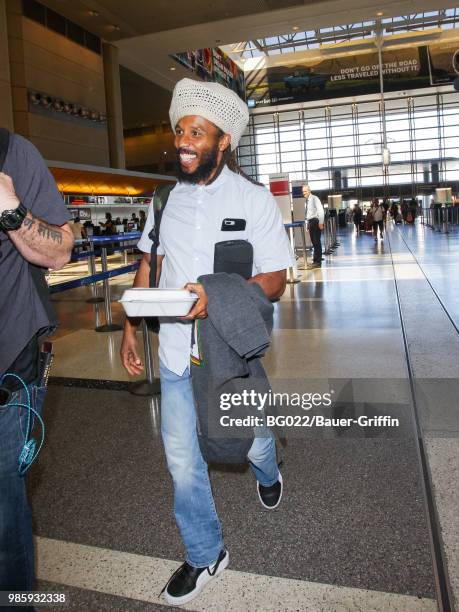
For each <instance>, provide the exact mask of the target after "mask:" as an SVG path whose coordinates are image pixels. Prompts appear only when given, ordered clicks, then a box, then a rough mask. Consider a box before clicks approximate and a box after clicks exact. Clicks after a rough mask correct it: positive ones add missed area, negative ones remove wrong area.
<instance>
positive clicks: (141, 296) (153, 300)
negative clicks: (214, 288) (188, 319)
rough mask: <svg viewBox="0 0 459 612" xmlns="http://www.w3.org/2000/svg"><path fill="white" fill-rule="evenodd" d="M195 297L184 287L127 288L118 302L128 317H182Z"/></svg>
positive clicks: (196, 297) (194, 300) (187, 311)
mask: <svg viewBox="0 0 459 612" xmlns="http://www.w3.org/2000/svg"><path fill="white" fill-rule="evenodd" d="M197 299H198V296H197V295H196V294H195V293H190V291H187V290H186V289H127V290H126V291H125V292H124V293H123V296H122V298H121V299H120V303H121V304H122V305H123V308H124V310H125V311H126V314H127V315H128V317H184V316H186V315H187V314H188V313H189V312H190V310H191V307H192V306H193V304H194V303H195V302H196V300H197Z"/></svg>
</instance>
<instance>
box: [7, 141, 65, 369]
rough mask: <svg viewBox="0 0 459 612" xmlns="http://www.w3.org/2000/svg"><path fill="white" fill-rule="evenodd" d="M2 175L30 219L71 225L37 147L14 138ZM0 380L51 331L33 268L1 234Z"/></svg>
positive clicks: (10, 144) (10, 143)
mask: <svg viewBox="0 0 459 612" xmlns="http://www.w3.org/2000/svg"><path fill="white" fill-rule="evenodd" d="M3 172H4V173H5V174H7V175H8V176H10V177H11V178H12V180H13V184H14V188H15V191H16V194H17V196H18V198H19V199H20V200H21V202H22V203H23V204H24V206H25V207H26V208H28V209H29V210H30V211H31V213H32V214H33V215H34V216H35V217H38V218H39V219H42V220H43V221H46V222H47V223H50V224H52V225H64V223H67V221H68V219H69V214H68V212H67V210H66V208H65V205H64V202H63V200H62V197H61V195H60V193H59V191H58V189H57V186H56V183H55V181H54V179H53V177H52V176H51V173H50V172H49V170H48V168H47V167H46V164H45V162H44V160H43V158H42V157H41V155H40V153H39V152H38V151H37V149H36V148H35V147H34V145H33V144H32V143H31V142H29V141H28V140H26V139H25V138H22V136H18V135H17V134H11V135H10V142H9V147H8V154H7V156H6V160H5V164H4V166H3ZM0 254H1V255H0V313H1V314H0V375H2V374H3V373H4V372H6V371H7V370H8V368H9V367H10V366H11V364H12V363H13V362H14V361H15V359H16V358H17V357H18V355H19V354H20V353H21V352H22V351H23V350H24V348H25V347H26V345H27V344H28V343H29V342H30V340H31V339H32V338H33V336H34V335H36V334H37V333H38V332H39V331H40V330H43V329H45V328H47V327H48V325H49V322H48V317H47V315H46V312H45V309H44V307H43V305H42V302H41V300H40V297H39V295H38V293H37V290H36V288H35V284H34V282H33V280H32V277H31V275H30V270H29V264H28V262H27V261H26V260H25V259H24V257H23V256H22V255H21V254H20V253H19V251H18V250H17V249H16V247H15V246H14V244H13V243H12V242H11V240H10V239H9V238H8V235H7V234H6V233H5V232H3V231H1V230H0Z"/></svg>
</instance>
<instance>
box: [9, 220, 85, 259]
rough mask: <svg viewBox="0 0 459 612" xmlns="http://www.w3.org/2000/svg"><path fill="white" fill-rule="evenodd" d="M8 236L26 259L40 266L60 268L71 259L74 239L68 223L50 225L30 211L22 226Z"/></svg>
mask: <svg viewBox="0 0 459 612" xmlns="http://www.w3.org/2000/svg"><path fill="white" fill-rule="evenodd" d="M8 236H9V237H10V238H11V240H12V241H13V243H14V244H15V246H16V248H17V250H18V251H19V252H20V253H21V255H22V256H23V257H24V259H27V261H30V263H33V264H36V265H38V266H43V267H44V268H53V269H54V270H59V269H60V268H62V267H63V266H65V264H66V263H67V262H68V261H69V259H70V254H71V251H72V247H73V240H74V239H73V234H72V230H71V229H70V227H69V225H68V223H66V224H65V225H62V226H61V227H59V226H57V225H49V223H45V222H44V221H42V220H41V219H37V218H36V217H34V216H33V215H32V214H31V213H30V212H28V213H27V217H26V218H25V219H24V221H23V223H22V225H21V227H20V228H19V229H18V230H16V231H14V232H8Z"/></svg>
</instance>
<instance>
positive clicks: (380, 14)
mask: <svg viewBox="0 0 459 612" xmlns="http://www.w3.org/2000/svg"><path fill="white" fill-rule="evenodd" d="M383 15H384V13H382V12H381V11H379V13H376V17H382V16H383Z"/></svg>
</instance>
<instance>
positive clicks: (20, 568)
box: [0, 385, 45, 609]
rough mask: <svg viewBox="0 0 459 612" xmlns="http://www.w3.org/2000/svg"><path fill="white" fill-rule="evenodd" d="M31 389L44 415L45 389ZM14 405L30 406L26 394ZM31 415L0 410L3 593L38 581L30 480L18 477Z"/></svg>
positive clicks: (13, 397) (5, 408)
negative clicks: (27, 487)
mask: <svg viewBox="0 0 459 612" xmlns="http://www.w3.org/2000/svg"><path fill="white" fill-rule="evenodd" d="M28 388H29V393H30V399H31V402H32V406H33V407H34V408H35V410H36V411H37V412H38V413H40V412H41V408H42V405H43V400H44V397H45V389H44V388H39V387H36V386H35V385H29V387H28ZM12 402H20V403H27V401H26V393H25V390H24V389H21V390H20V391H16V392H15V393H13V394H12V395H11V398H10V400H9V403H12ZM27 413H28V410H26V409H25V408H17V407H15V406H14V407H8V405H6V406H5V405H2V406H0V591H8V590H14V591H29V590H31V589H32V588H33V585H34V581H35V567H34V549H33V540H32V513H31V510H30V506H29V504H28V501H27V493H26V479H25V477H24V476H20V475H19V473H18V458H19V454H20V452H21V450H22V447H23V445H24V433H25V430H26V426H27ZM22 609H25V608H22Z"/></svg>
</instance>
